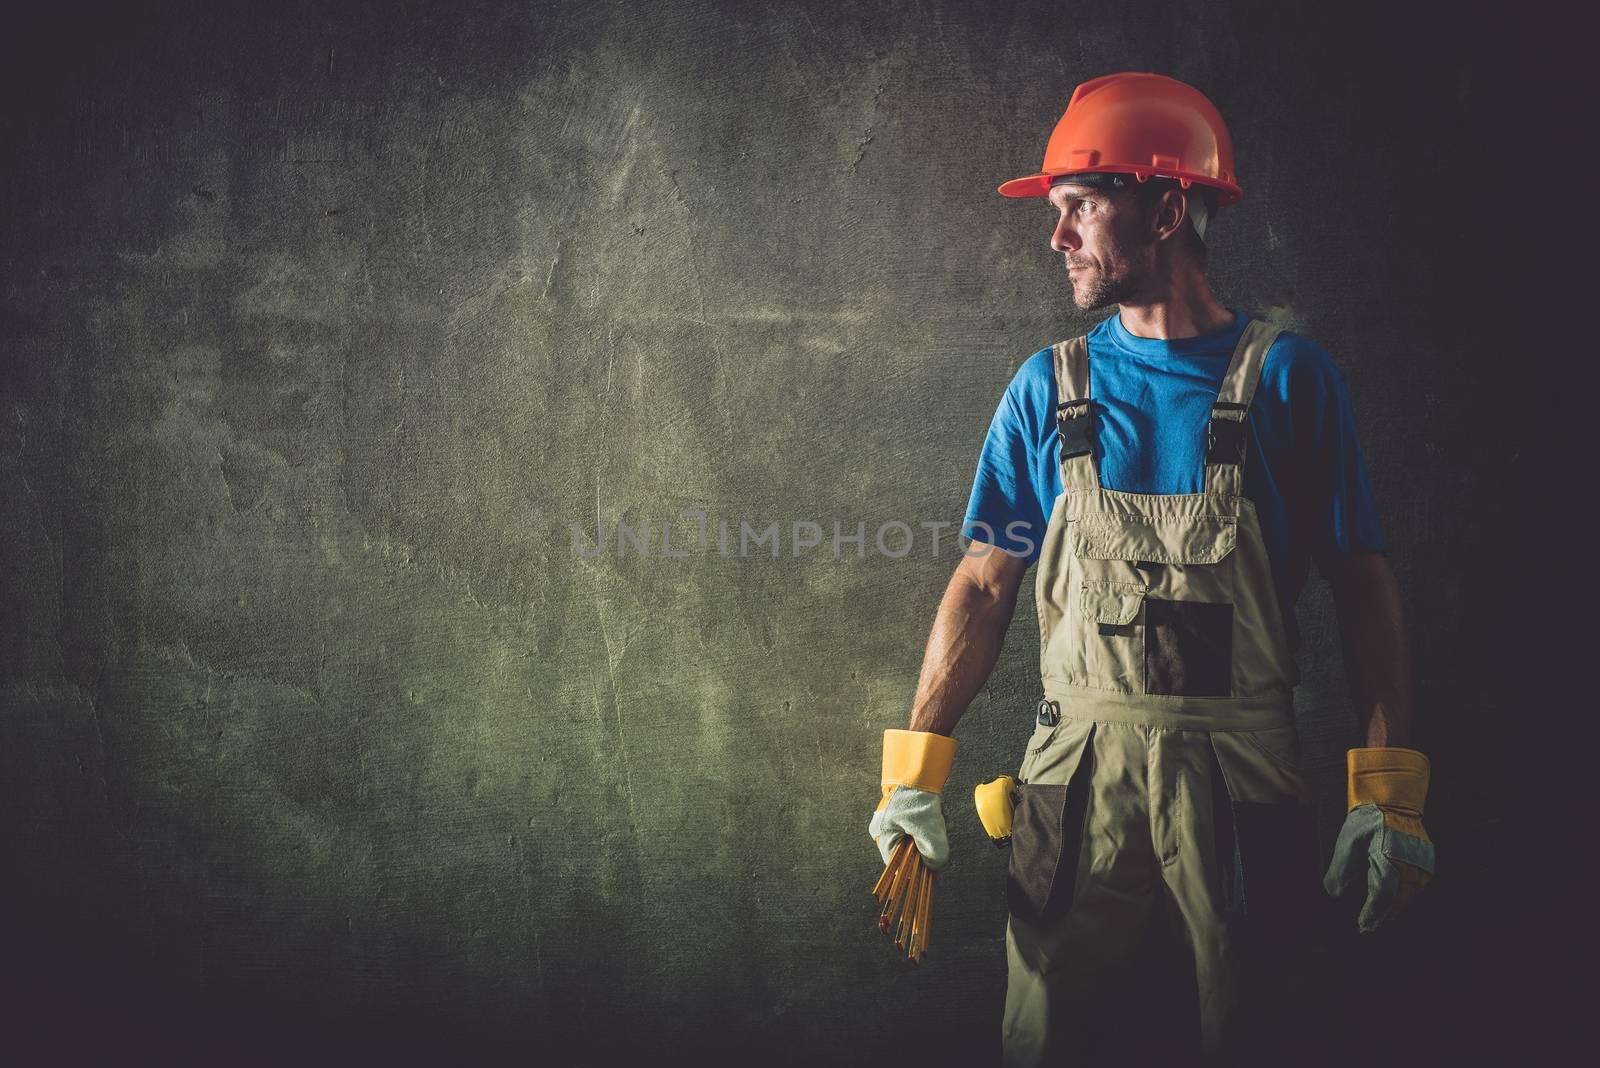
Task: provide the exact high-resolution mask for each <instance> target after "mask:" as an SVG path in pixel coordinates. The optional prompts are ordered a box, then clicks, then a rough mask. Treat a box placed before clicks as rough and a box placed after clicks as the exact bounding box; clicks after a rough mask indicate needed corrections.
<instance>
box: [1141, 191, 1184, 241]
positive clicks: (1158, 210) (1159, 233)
mask: <svg viewBox="0 0 1600 1068" xmlns="http://www.w3.org/2000/svg"><path fill="white" fill-rule="evenodd" d="M1188 223H1189V201H1188V200H1187V199H1186V198H1185V197H1184V195H1183V190H1182V189H1180V188H1179V187H1177V186H1173V187H1171V188H1170V189H1164V190H1162V192H1161V199H1160V200H1158V201H1156V203H1155V217H1154V218H1153V219H1151V221H1150V226H1151V229H1152V230H1153V231H1154V232H1155V237H1156V240H1157V241H1165V240H1167V239H1168V238H1170V237H1173V236H1175V235H1180V234H1182V233H1183V228H1184V227H1185V226H1187V225H1188Z"/></svg>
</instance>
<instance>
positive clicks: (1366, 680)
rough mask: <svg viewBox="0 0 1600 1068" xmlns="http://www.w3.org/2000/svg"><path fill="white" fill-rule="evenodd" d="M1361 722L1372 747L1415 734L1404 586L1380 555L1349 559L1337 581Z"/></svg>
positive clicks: (1352, 693)
mask: <svg viewBox="0 0 1600 1068" xmlns="http://www.w3.org/2000/svg"><path fill="white" fill-rule="evenodd" d="M1333 598H1334V606H1335V608H1336V609H1337V611H1338V614H1339V632H1340V635H1341V638H1342V641H1343V644H1344V659H1345V668H1346V671H1347V672H1348V674H1349V678H1350V696H1351V698H1352V700H1353V701H1354V702H1355V713H1356V722H1357V724H1358V725H1359V726H1360V728H1361V735H1362V737H1363V739H1364V740H1365V744H1366V745H1369V746H1386V745H1400V746H1403V745H1407V744H1409V742H1410V738H1411V649H1410V644H1409V643H1408V641H1407V640H1406V630H1405V617H1404V613H1403V611H1402V610H1401V606H1400V586H1399V583H1397V582H1396V581H1395V578H1394V572H1392V571H1390V570H1389V563H1388V561H1387V560H1385V559H1384V557H1383V556H1382V554H1380V553H1361V554H1356V555H1352V556H1349V557H1346V558H1345V559H1344V561H1343V562H1342V567H1341V571H1340V574H1339V576H1338V578H1337V579H1336V580H1335V581H1334V583H1333Z"/></svg>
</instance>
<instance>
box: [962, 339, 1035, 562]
mask: <svg viewBox="0 0 1600 1068" xmlns="http://www.w3.org/2000/svg"><path fill="white" fill-rule="evenodd" d="M1050 359H1051V354H1050V350H1049V349H1045V350H1043V351H1041V352H1037V353H1034V355H1033V356H1032V357H1030V358H1029V359H1028V360H1026V361H1025V362H1024V363H1023V365H1022V367H1021V368H1019V369H1018V371H1017V373H1016V375H1015V376H1014V377H1013V378H1012V379H1011V383H1010V385H1008V386H1007V387H1006V391H1005V394H1004V395H1003V396H1002V397H1001V398H1000V403H999V405H998V406H997V407H996V408H995V413H994V418H993V419H992V420H990V422H989V432H988V434H987V435H985V437H984V439H983V451H982V452H981V453H980V454H979V456H978V471H977V474H976V476H975V477H974V478H973V480H972V494H971V496H970V497H969V498H968V499H967V513H966V518H965V519H964V521H963V522H962V533H963V534H965V535H966V536H967V537H969V538H971V539H972V540H974V541H981V542H986V543H988V544H990V545H994V546H996V547H998V548H1001V549H1004V550H1005V551H1006V552H1008V553H1011V554H1012V555H1014V556H1020V557H1022V558H1024V559H1025V560H1027V561H1028V562H1030V563H1031V562H1033V561H1034V560H1035V559H1037V558H1038V556H1039V550H1040V548H1041V546H1042V543H1043V541H1044V531H1045V526H1046V524H1047V523H1048V521H1049V520H1048V517H1047V516H1045V514H1044V509H1043V505H1042V504H1041V503H1040V502H1041V500H1042V496H1043V495H1042V494H1041V493H1040V490H1039V486H1038V459H1039V455H1040V452H1041V449H1042V447H1043V442H1042V440H1041V438H1042V435H1041V433H1040V431H1041V424H1042V422H1043V418H1042V415H1041V413H1043V412H1049V411H1054V409H1055V398H1054V396H1053V394H1054V391H1055V369H1054V367H1053V365H1052V364H1051V362H1050Z"/></svg>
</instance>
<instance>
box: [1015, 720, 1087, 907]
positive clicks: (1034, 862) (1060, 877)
mask: <svg viewBox="0 0 1600 1068" xmlns="http://www.w3.org/2000/svg"><path fill="white" fill-rule="evenodd" d="M1069 727H1070V728H1074V729H1068V728H1069ZM1061 728H1062V729H1061V730H1058V731H1057V732H1056V734H1055V736H1054V739H1053V741H1052V743H1051V744H1050V745H1047V746H1046V747H1045V750H1044V751H1043V752H1041V753H1037V754H1030V757H1029V759H1030V760H1031V761H1032V762H1033V763H1032V767H1031V771H1032V773H1033V777H1032V779H1031V781H1028V782H1024V783H1021V784H1020V785H1019V787H1018V789H1019V790H1020V792H1021V798H1020V799H1019V801H1018V803H1017V808H1016V812H1015V814H1014V815H1013V816H1012V824H1011V859H1010V867H1009V870H1008V872H1007V879H1006V901H1007V904H1008V906H1009V908H1010V911H1011V914H1012V916H1014V917H1016V918H1018V919H1021V920H1024V921H1026V922H1028V923H1031V924H1034V925H1035V926H1045V925H1047V924H1049V923H1050V922H1051V921H1053V920H1055V919H1057V918H1059V917H1060V916H1061V915H1062V914H1063V913H1065V912H1066V910H1067V909H1068V908H1070V907H1071V905H1072V893H1073V885H1074V884H1075V883H1076V881H1077V875H1078V854H1079V852H1080V850H1081V848H1082V845H1083V826H1084V817H1085V814H1086V812H1087V811H1088V801H1089V779H1090V777H1091V774H1092V770H1093V765H1094V753H1093V745H1092V740H1093V736H1094V724H1093V723H1092V722H1079V723H1069V722H1067V721H1064V722H1063V723H1062V724H1061ZM1056 742H1060V745H1057V744H1055V743H1056Z"/></svg>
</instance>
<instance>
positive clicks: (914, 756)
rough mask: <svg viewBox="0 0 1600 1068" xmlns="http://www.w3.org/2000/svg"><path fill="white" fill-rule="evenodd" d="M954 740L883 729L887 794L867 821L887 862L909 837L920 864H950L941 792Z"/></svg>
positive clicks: (924, 732) (952, 757)
mask: <svg viewBox="0 0 1600 1068" xmlns="http://www.w3.org/2000/svg"><path fill="white" fill-rule="evenodd" d="M955 756H956V740H955V739H954V738H950V737H947V736H945V735H943V734H932V733H930V732H928V731H898V730H887V731H884V732H883V797H882V798H881V799H880V800H879V801H878V810H877V811H876V812H874V813H873V814H872V820H871V822H869V823H868V824H867V833H868V834H870V835H872V838H873V841H875V842H877V843H878V852H880V853H882V854H883V862H884V863H885V864H888V863H889V856H890V854H891V853H893V852H894V846H895V843H896V842H898V841H900V839H901V838H904V837H906V836H907V835H909V836H910V837H911V840H912V841H913V842H915V843H916V846H917V852H918V853H920V854H922V862H923V863H924V864H926V865H927V866H928V867H929V868H931V869H932V870H934V871H938V870H939V869H940V868H942V867H944V866H945V865H946V864H948V863H949V862H950V836H949V833H948V832H947V831H946V829H945V824H944V803H943V798H941V797H940V796H939V791H941V790H943V789H944V781H945V779H947V778H948V777H949V775H950V765H951V764H952V763H954V761H955Z"/></svg>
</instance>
